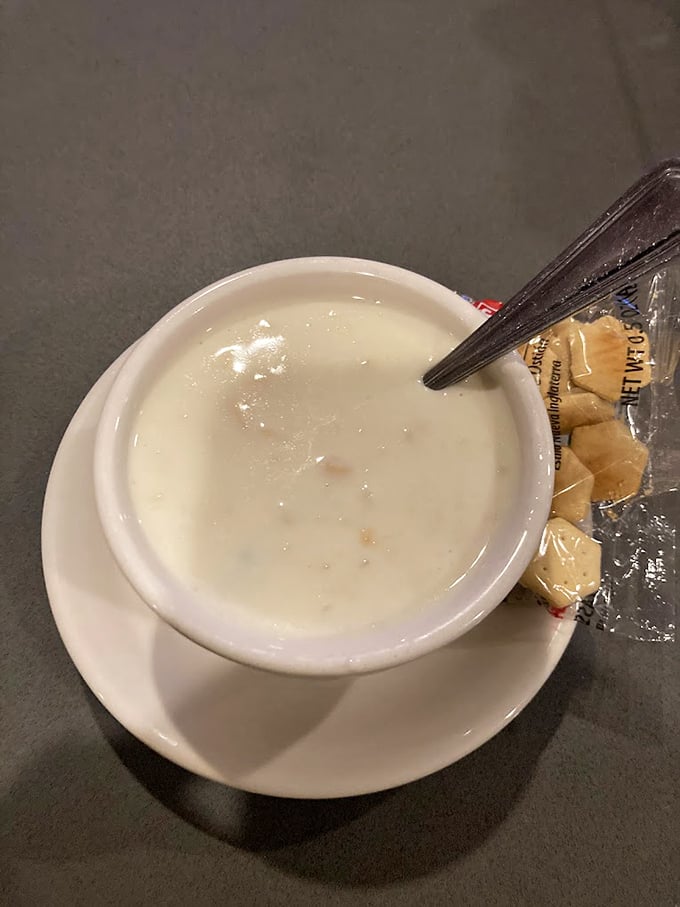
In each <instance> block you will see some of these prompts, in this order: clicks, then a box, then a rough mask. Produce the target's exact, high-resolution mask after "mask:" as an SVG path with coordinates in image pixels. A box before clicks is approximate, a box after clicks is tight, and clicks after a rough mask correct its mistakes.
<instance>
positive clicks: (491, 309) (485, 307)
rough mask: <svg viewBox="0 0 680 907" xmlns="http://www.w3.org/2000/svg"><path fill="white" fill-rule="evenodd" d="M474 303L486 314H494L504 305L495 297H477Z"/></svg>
mask: <svg viewBox="0 0 680 907" xmlns="http://www.w3.org/2000/svg"><path fill="white" fill-rule="evenodd" d="M472 305H473V306H474V307H475V308H476V309H479V311H480V312H484V314H485V315H494V314H495V313H496V312H497V311H498V310H499V309H501V308H502V307H503V303H502V302H497V301H496V300H495V299H477V300H476V301H475V302H473V303H472Z"/></svg>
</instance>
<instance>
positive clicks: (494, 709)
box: [42, 361, 575, 798]
mask: <svg viewBox="0 0 680 907" xmlns="http://www.w3.org/2000/svg"><path fill="white" fill-rule="evenodd" d="M119 367H120V361H119V363H116V364H114V365H113V366H112V367H111V368H110V369H109V370H108V372H106V373H105V375H104V376H103V377H102V378H101V379H100V380H99V381H98V383H97V384H96V385H95V387H94V388H93V389H92V391H91V392H90V394H89V395H88V396H87V398H86V399H85V401H84V402H83V404H82V405H81V407H80V409H79V410H78V412H77V413H76V415H75V416H74V418H73V421H72V422H71V425H70V426H69V428H68V430H67V432H66V434H65V436H64V439H63V441H62V443H61V446H60V448H59V451H58V453H57V456H56V458H55V461H54V465H53V468H52V472H51V475H50V479H49V483H48V487H47V492H46V496H45V507H44V515H43V531H42V545H43V565H44V571H45V580H46V585H47V591H48V594H49V599H50V604H51V607H52V612H53V614H54V618H55V621H56V623H57V627H58V629H59V632H60V634H61V637H62V639H63V641H64V644H65V645H66V648H67V649H68V652H69V654H70V655H71V658H72V659H73V661H74V663H75V665H76V667H77V668H78V670H79V671H80V673H81V674H82V676H83V678H84V680H85V682H86V683H87V684H88V685H89V687H90V688H91V689H92V691H93V692H94V694H95V695H96V696H97V698H98V699H99V700H100V701H101V702H102V704H103V705H104V706H105V707H106V708H107V709H108V710H109V711H110V712H111V714H112V715H114V717H115V718H116V719H117V720H118V721H120V722H121V724H123V725H124V726H125V727H126V728H127V729H128V730H129V731H130V732H131V733H133V734H134V735H135V736H136V737H138V738H139V739H140V740H142V741H143V742H144V743H146V744H147V745H148V746H150V747H152V748H153V749H154V750H156V751H157V752H158V753H160V754H161V755H162V756H164V757H166V758H167V759H170V760H172V761H173V762H175V763H177V764H178V765H181V766H183V767H184V768H186V769H189V770H190V771H192V772H196V773H197V774H200V775H204V776H206V777H208V778H212V779H214V780H216V781H220V782H222V783H224V784H228V785H231V786H233V787H238V788H242V789H244V790H249V791H255V792H259V793H263V794H270V795H274V796H285V797H310V798H319V797H342V796H350V795H355V794H364V793H369V792H371V791H376V790H382V789H385V788H389V787H394V786H396V785H399V784H404V783H406V782H408V781H412V780H415V779H416V778H419V777H422V776H424V775H427V774H429V773H431V772H434V771H437V770H438V769H441V768H443V767H444V766H446V765H448V764H450V763H451V762H455V761H456V760H457V759H460V758H461V757H463V756H465V755H466V754H467V753H469V752H471V751H472V750H474V749H476V748H477V747H479V746H480V745H481V744H482V743H484V742H485V741H486V740H488V739H489V738H490V737H491V736H493V735H494V734H495V733H497V732H498V731H499V730H500V729H501V728H503V727H504V726H505V725H506V724H507V723H508V722H510V721H511V720H512V719H513V718H514V717H515V716H516V715H517V714H518V713H519V712H520V711H521V709H522V708H523V707H524V706H525V705H526V704H527V703H528V702H529V700H530V699H531V698H532V697H533V696H534V695H535V694H536V693H537V692H538V690H539V689H540V687H541V686H542V685H543V683H544V682H545V681H546V680H547V678H548V677H549V675H550V674H551V672H552V671H553V669H554V667H555V665H556V664H557V662H558V661H559V659H560V657H561V655H562V653H563V652H564V650H565V649H566V647H567V645H568V643H569V640H570V639H571V636H572V633H573V631H574V627H575V624H574V623H573V622H570V621H558V620H555V619H554V618H552V617H550V616H549V615H548V614H547V613H545V612H544V611H543V610H542V609H540V608H538V607H535V606H526V607H525V606H515V605H513V606H509V605H502V606H501V607H499V608H497V609H496V610H495V611H494V613H493V614H491V615H490V616H489V617H488V618H487V619H486V620H485V621H484V622H483V623H482V624H480V626H478V627H476V628H475V629H473V630H472V631H471V632H469V633H467V634H466V635H465V636H463V637H462V638H460V639H458V640H457V641H456V642H455V643H453V644H452V645H449V646H446V647H444V648H441V649H439V650H438V651H436V652H433V653H432V654H430V655H427V656H425V657H424V658H420V659H418V660H417V661H414V662H411V663H410V664H406V665H403V666H401V667H398V668H393V669H391V670H389V671H384V672H382V673H380V674H372V675H369V676H364V677H353V678H337V679H318V680H316V679H309V678H294V677H285V676H281V675H274V674H267V673H263V672H261V671H257V670H253V669H251V668H246V667H241V666H239V665H236V664H233V663H230V662H228V661H226V660H224V659H222V658H220V657H218V656H217V655H214V654H212V653H210V652H207V651H206V650H205V649H203V648H201V647H200V646H197V645H195V644H194V643H192V642H190V641H189V640H188V639H186V638H185V637H184V636H181V635H180V634H179V633H177V632H175V631H174V630H173V629H172V628H171V627H170V626H168V625H167V624H166V623H164V622H163V621H162V620H160V618H159V617H157V616H156V615H155V614H154V613H153V612H152V611H151V610H150V609H149V608H147V607H146V606H145V604H144V603H143V602H142V601H141V600H140V598H139V597H138V596H137V595H136V594H135V592H134V591H133V589H132V588H131V587H130V585H129V584H128V582H127V581H126V580H125V578H124V577H123V575H122V574H121V572H120V571H119V569H118V568H117V566H116V563H115V561H114V560H113V558H112V557H111V554H110V552H109V550H108V547H107V545H106V542H105V540H104V537H103V535H102V532H101V528H100V525H99V521H98V517H97V510H96V507H95V502H94V491H93V486H92V479H91V472H92V470H91V464H92V453H93V445H94V435H95V431H96V426H97V422H98V420H99V416H100V413H101V409H102V405H103V402H104V399H105V397H106V394H107V392H108V390H109V388H110V386H111V384H112V382H113V379H114V376H115V374H116V372H117V371H118V369H119Z"/></svg>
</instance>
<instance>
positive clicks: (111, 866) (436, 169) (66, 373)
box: [0, 0, 680, 907]
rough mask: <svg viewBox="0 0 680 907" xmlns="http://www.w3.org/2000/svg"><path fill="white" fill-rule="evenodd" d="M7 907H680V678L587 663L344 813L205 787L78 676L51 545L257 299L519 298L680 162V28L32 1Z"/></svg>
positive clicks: (9, 396)
mask: <svg viewBox="0 0 680 907" xmlns="http://www.w3.org/2000/svg"><path fill="white" fill-rule="evenodd" d="M2 18H3V29H2V32H3V35H2V61H3V68H2V76H1V77H0V79H1V81H0V88H1V101H2V125H3V142H2V152H1V154H2V165H3V178H2V184H3V190H4V203H3V224H2V274H3V281H2V283H3V288H2V302H1V310H0V315H1V343H2V357H1V359H0V395H1V406H2V410H1V412H2V420H3V424H4V426H5V430H4V432H3V439H2V443H1V444H0V458H1V471H0V472H1V474H0V481H1V483H2V495H1V498H0V500H1V501H2V507H1V508H0V525H1V526H2V547H1V550H0V558H1V563H0V568H1V576H2V591H1V595H2V632H1V633H0V654H1V657H2V662H1V671H2V700H1V702H2V718H1V721H2V732H1V734H0V748H1V757H0V773H1V776H2V779H1V780H2V808H3V821H4V823H5V830H6V831H7V835H6V836H5V837H4V838H3V844H2V858H3V862H2V878H1V880H0V900H1V902H2V903H3V904H8V905H52V904H54V905H61V904H69V905H80V904H83V905H92V904H94V905H98V904H123V905H129V904H145V903H154V904H163V905H165V904H167V905H175V904H176V905H185V904H197V905H210V904H234V905H239V904H244V905H245V904H263V905H266V904H284V903H285V904H293V905H305V904H329V905H336V904H337V905H350V904H357V903H358V904H369V905H372V904H389V905H401V904H416V903H419V904H428V905H429V904H434V905H437V904H473V905H476V904H480V905H493V904H501V905H512V904H528V905H543V904H546V905H548V904H550V905H555V904H579V905H580V904H583V905H589V904H607V905H610V904H611V905H640V904H654V905H660V907H670V905H673V904H677V903H678V902H680V885H679V883H678V878H679V875H680V873H679V870H678V865H679V863H678V842H679V841H680V825H679V817H680V804H679V803H678V787H677V777H678V766H679V765H680V758H679V757H680V746H679V731H680V670H679V667H680V659H679V658H678V647H677V645H666V646H660V645H645V644H641V643H628V642H626V641H623V640H619V639H616V638H612V637H606V638H604V637H603V636H602V634H599V635H596V634H594V633H589V632H587V631H585V630H582V631H580V632H577V634H576V636H575V638H574V640H573V643H572V645H571V646H570V648H569V649H568V650H567V653H566V655H565V657H564V658H563V660H562V662H561V664H560V665H559V667H558V669H557V671H556V672H555V674H554V675H553V677H552V678H551V680H550V681H549V682H548V683H547V684H546V686H545V688H544V689H543V690H542V691H541V693H540V694H539V695H538V696H537V697H536V699H535V700H534V702H533V703H532V704H531V705H530V706H529V707H528V708H527V709H526V711H525V712H524V713H523V714H522V715H521V716H520V717H519V718H518V719H517V720H516V721H515V722H514V723H513V724H512V725H511V726H510V727H509V728H508V729H507V730H505V731H504V732H503V733H501V734H500V735H498V736H497V737H496V738H495V739H494V740H492V741H491V742H490V743H488V744H487V745H486V746H484V747H483V748H482V749H481V750H479V751H477V752H476V753H474V754H473V755H471V756H469V757H468V758H466V759H465V760H463V761H462V762H460V763H459V764H457V765H454V766H452V767H451V768H449V769H447V770H445V771H443V772H440V773H439V774H437V775H435V776H433V777H430V778H427V779H424V780H422V781H420V782H417V783H414V784H411V785H409V786H407V787H405V788H402V789H399V790H396V791H392V792H389V793H386V794H384V795H378V796H372V797H367V798H358V799H355V800H346V801H338V802H321V803H307V802H289V801H282V800H281V801H279V800H276V799H270V798H264V797H258V796H251V795H247V794H243V793H240V792H237V791H233V790H228V789H224V788H221V787H219V786H217V785H213V784H210V783H208V782H205V781H201V780H199V779H195V778H193V777H191V776H189V775H188V774H187V773H185V772H183V771H182V770H180V769H178V768H176V767H174V766H173V765H171V764H168V763H165V762H164V761H163V760H162V759H160V758H159V757H157V756H156V755H154V754H153V753H151V752H150V751H148V750H147V749H146V748H145V747H144V746H143V745H141V744H140V743H138V742H137V741H136V740H135V739H134V738H132V737H131V736H130V735H129V734H128V733H127V732H126V731H125V730H124V729H123V728H121V727H120V726H119V725H117V724H116V722H115V721H114V720H113V719H112V718H110V717H109V716H108V715H107V713H105V712H104V711H103V709H102V708H101V707H100V706H99V705H98V704H97V702H96V701H95V699H94V697H93V696H92V695H91V694H90V693H89V691H88V690H87V689H86V687H85V686H84V684H83V683H82V682H81V681H80V679H79V677H78V675H77V672H76V670H75V668H74V667H73V666H72V664H71V662H70V661H69V659H68V656H67V655H66V652H65V651H64V649H63V647H62V645H61V643H60V640H59V637H58V635H57V632H56V630H55V627H54V625H53V622H52V619H51V616H50V611H49V607H48V603H47V599H46V595H45V590H44V586H43V581H42V576H41V567H40V552H39V526H40V508H41V501H42V495H43V491H44V486H45V481H46V478H47V473H48V470H49V466H50V461H51V458H52V457H53V455H54V452H55V449H56V446H57V444H58V441H59V438H60V436H61V434H62V432H63V431H64V429H65V427H66V425H67V423H68V421H69V418H70V416H71V415H72V413H73V411H74V410H75V408H76V406H77V404H78V402H79V401H80V399H81V398H82V397H83V396H84V394H85V393H86V392H87V390H88V388H89V387H90V385H91V384H92V382H93V381H94V380H95V379H96V378H97V376H98V375H99V374H100V373H101V371H102V370H103V369H104V367H105V366H106V365H107V364H108V363H109V362H110V361H111V360H112V359H113V358H114V357H115V356H116V355H117V354H118V353H119V352H120V351H121V350H123V349H124V348H125V347H126V346H127V345H128V344H129V343H130V342H131V341H132V340H134V339H135V338H136V337H137V336H138V335H139V334H140V333H141V332H142V331H143V330H144V329H145V328H147V327H148V326H149V325H151V324H152V323H153V322H154V321H155V320H156V318H157V317H158V316H159V315H161V313H163V312H164V311H166V310H167V309H168V308H169V307H170V306H171V305H173V304H174V303H176V302H178V301H179V300H181V299H182V298H184V297H185V296H187V295H188V294H189V293H191V292H192V291H193V290H195V289H197V288H198V287H201V286H203V285H205V284H207V283H209V282H211V281H213V280H215V279H216V278H218V277H220V276H222V275H224V274H227V273H229V272H232V271H234V270H237V269H239V268H241V267H243V266H245V265H250V264H253V263H257V262H260V261H266V260H272V259H277V258H285V257H289V256H296V255H307V254H313V253H320V254H342V255H359V256H363V257H369V258H376V259H382V260H385V261H389V262H393V263H396V264H400V265H405V266H406V267H410V268H412V269H414V270H416V271H420V272H422V273H424V274H427V275H429V276H431V277H433V278H435V279H437V280H439V281H441V282H443V283H445V284H447V285H449V286H453V287H456V288H459V289H461V290H464V291H467V292H468V293H471V294H477V295H482V296H495V297H500V298H503V297H504V296H507V295H508V294H509V293H510V292H512V290H514V289H516V288H517V287H518V286H519V285H520V284H521V283H522V282H523V281H524V280H525V279H526V278H527V277H529V276H530V275H531V274H532V273H534V271H535V270H536V268H537V267H538V266H539V265H541V264H542V263H543V262H544V261H546V260H547V259H549V258H550V257H552V255H553V254H554V253H555V252H557V251H558V249H559V248H561V247H562V246H563V245H564V244H565V243H566V242H567V241H568V240H570V239H571V238H573V236H574V235H575V234H576V233H577V232H579V230H580V228H581V227H582V226H583V225H584V224H585V223H586V222H587V221H588V220H590V218H591V217H592V216H594V215H595V214H596V213H597V212H598V211H600V210H601V209H602V208H603V207H604V206H605V205H606V204H607V203H608V202H609V201H611V200H612V199H613V198H614V197H615V196H616V195H618V194H619V192H620V191H621V190H622V189H623V188H624V186H625V185H626V184H627V183H628V182H630V181H631V180H632V179H633V178H635V177H636V176H637V174H638V172H639V171H640V169H641V167H643V166H644V165H646V164H647V163H649V162H650V161H651V160H653V159H655V158H659V157H660V156H662V155H666V154H669V153H671V152H673V151H676V152H677V151H679V150H680V113H679V110H678V103H677V99H678V95H679V89H680V53H678V50H679V41H678V28H679V19H680V7H678V3H677V0H666V2H656V3H652V2H643V0H638V2H636V0H620V2H614V0H598V2H586V0H573V2H571V3H562V2H557V0H543V2H538V0H536V2H531V0H517V2H502V0H475V2H473V0H470V2H467V3H463V2H457V0H419V2H417V0H365V2H359V0H346V2H334V3H333V2H327V0H250V2H237V0H222V2H220V0H202V2H198V0H195V2H190V0H187V2H179V0H172V2H170V0H166V2H160V0H159V2H152V0H148V2H142V3H139V2H133V0H110V2H103V0H98V2H91V0H62V2H60V3H47V2H42V3H41V2H36V0H6V2H5V3H4V4H3V11H2Z"/></svg>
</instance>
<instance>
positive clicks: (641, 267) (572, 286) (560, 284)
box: [423, 159, 680, 390]
mask: <svg viewBox="0 0 680 907" xmlns="http://www.w3.org/2000/svg"><path fill="white" fill-rule="evenodd" d="M678 254H680V159H673V160H669V161H665V162H664V163H662V164H659V166H658V167H656V168H655V169H654V170H652V171H651V172H650V173H648V174H647V175H646V176H643V177H642V179H641V180H639V181H638V182H637V183H635V184H634V185H633V186H631V187H630V188H629V189H628V190H627V191H626V192H625V193H624V194H623V195H622V196H621V198H619V199H618V201H616V202H614V204H613V205H612V206H611V207H610V208H608V209H607V211H605V212H604V214H601V215H600V217H598V218H597V220H595V221H594V222H593V223H592V224H591V225H590V227H588V229H587V230H586V231H585V232H584V233H582V234H581V236H579V238H578V239H577V240H576V241H575V242H573V243H572V244H571V245H570V246H569V247H568V248H566V249H565V250H564V252H562V253H561V254H560V255H558V256H557V258H555V259H554V260H553V261H552V262H551V263H550V264H549V265H547V266H546V267H545V268H544V269H543V270H542V271H541V272H540V273H539V274H537V275H536V277H534V278H533V280H530V281H529V283H528V284H527V285H526V286H525V287H524V288H523V289H521V290H520V291H519V292H518V293H516V294H515V295H514V296H513V297H512V299H510V300H509V301H508V302H506V303H505V305H504V306H503V308H502V309H500V310H499V311H498V312H496V313H495V314H494V315H492V316H491V317H490V318H489V319H488V321H486V322H485V323H484V324H483V325H481V326H480V327H479V328H477V330H476V331H474V332H473V333H472V334H470V336H469V337H467V338H466V339H465V340H463V342H462V343H461V344H460V345H459V346H457V347H456V348H455V349H454V350H452V351H451V352H450V353H449V354H448V356H445V357H444V358H443V359H442V360H441V361H440V362H438V363H437V364H436V365H433V366H432V368H431V369H429V370H428V371H427V372H426V373H425V375H424V376H423V383H424V384H425V385H426V386H427V387H430V388H432V389H433V390H442V388H445V387H448V385H450V384H455V383H456V382H457V381H462V380H463V378H467V377H468V376H469V375H472V374H474V372H476V371H479V369H481V368H484V366H486V365H489V363H491V362H493V361H494V360H496V359H498V358H500V357H501V356H503V355H505V353H508V352H510V351H511V350H514V349H516V348H517V347H518V346H520V344H522V343H525V342H526V341H527V340H530V339H531V338H532V337H535V336H536V335H537V334H540V332H541V331H543V330H545V329H546V328H549V327H550V326H551V325H553V324H555V323H556V322H558V321H561V320H562V319H563V318H567V317H568V316H569V315H573V314H575V313H576V312H579V311H580V310H581V309H584V308H586V307H587V306H589V305H591V304H592V303H593V302H595V301H597V300H598V299H602V298H603V297H604V296H608V295H609V294H610V293H613V292H615V291H617V290H620V289H622V288H623V287H624V286H625V284H626V283H627V282H628V281H630V280H632V279H634V278H636V277H639V276H640V275H642V274H645V273H647V272H649V271H651V270H654V269H658V268H660V267H661V266H663V265H664V264H666V263H667V262H668V261H670V259H672V258H673V257H674V256H676V255H678Z"/></svg>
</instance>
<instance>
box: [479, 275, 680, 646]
mask: <svg viewBox="0 0 680 907" xmlns="http://www.w3.org/2000/svg"><path fill="white" fill-rule="evenodd" d="M476 305H477V306H478V308H481V309H482V310H483V311H487V312H489V313H490V312H491V311H492V310H493V303H489V301H488V300H486V301H483V302H481V303H476ZM520 353H521V354H522V355H523V356H524V359H525V362H526V363H527V366H528V368H529V369H530V371H531V372H532V374H533V375H534V378H535V380H536V383H537V385H538V387H539V389H540V390H541V393H542V395H543V399H544V402H545V406H546V412H547V414H548V417H549V419H550V424H551V428H552V431H553V438H554V441H555V495H554V497H553V509H552V512H551V518H550V520H549V522H548V525H547V526H546V529H545V532H544V535H543V540H542V543H541V547H540V549H539V551H538V552H537V553H536V556H535V558H534V560H533V561H532V563H531V564H530V565H529V568H528V569H527V571H526V572H525V574H524V576H523V578H522V585H521V586H519V587H517V588H516V589H515V590H514V591H513V592H512V593H511V595H510V596H509V600H510V601H513V600H517V599H520V600H526V599H527V598H532V597H533V598H535V599H536V601H537V602H539V603H540V604H542V605H543V606H544V607H547V608H548V609H549V610H550V612H551V613H552V614H553V615H554V616H555V617H556V618H560V619H571V620H577V621H579V622H581V623H583V624H586V625H588V626H590V627H593V628H595V629H598V630H602V631H606V632H610V633H618V634H621V635H624V636H626V637H629V638H634V639H640V640H646V641H655V642H658V641H669V640H673V639H674V638H675V628H676V602H677V593H678V577H677V572H678V571H677V566H678V565H677V561H678V558H677V533H678V523H679V516H680V495H678V494H677V491H678V489H679V488H680V381H679V380H678V378H679V377H680V370H678V368H677V366H678V359H679V356H680V263H678V262H673V263H672V265H671V266H669V267H667V268H666V269H665V270H664V271H661V272H659V273H657V274H654V275H649V276H647V277H644V278H641V279H640V280H639V281H637V282H635V283H631V284H629V285H628V286H626V287H622V288H621V290H620V291H619V292H617V293H616V294H614V295H612V296H610V297H608V298H607V299H605V300H603V301H601V302H599V303H597V304H595V305H593V306H591V307H590V308H588V309H586V310H584V311H582V312H580V313H579V314H578V315H577V316H576V318H575V319H568V320H567V321H565V322H561V323H560V324H558V325H555V326H554V327H553V328H551V329H550V330H548V331H546V332H544V333H543V334H542V335H540V336H539V337H535V338H533V339H532V340H531V341H530V342H529V343H528V344H527V345H526V346H525V347H523V348H522V349H521V350H520Z"/></svg>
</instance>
